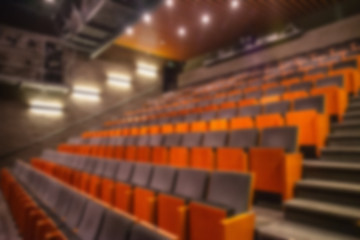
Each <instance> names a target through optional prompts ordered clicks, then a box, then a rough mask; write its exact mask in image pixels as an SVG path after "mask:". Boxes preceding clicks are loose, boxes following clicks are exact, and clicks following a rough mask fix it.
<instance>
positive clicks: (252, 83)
mask: <svg viewBox="0 0 360 240" xmlns="http://www.w3.org/2000/svg"><path fill="white" fill-rule="evenodd" d="M263 83H264V82H263V81H262V80H261V79H258V80H253V81H250V82H248V84H247V87H260V86H261V85H262V84H263Z"/></svg>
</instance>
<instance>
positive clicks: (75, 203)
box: [65, 193, 89, 228]
mask: <svg viewBox="0 0 360 240" xmlns="http://www.w3.org/2000/svg"><path fill="white" fill-rule="evenodd" d="M88 201H89V200H88V199H87V198H86V197H84V196H83V195H81V194H79V193H74V198H73V200H72V201H71V204H70V206H69V209H68V211H67V214H66V216H65V221H66V223H67V225H68V226H69V227H71V228H76V227H77V226H78V225H79V222H80V220H81V218H82V216H83V213H84V210H85V206H86V205H87V202H88Z"/></svg>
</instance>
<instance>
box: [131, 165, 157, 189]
mask: <svg viewBox="0 0 360 240" xmlns="http://www.w3.org/2000/svg"><path fill="white" fill-rule="evenodd" d="M153 169H154V167H153V165H152V164H146V163H137V164H136V165H135V169H134V174H133V176H132V177H131V183H132V184H134V185H135V186H139V187H147V186H148V185H149V183H150V180H151V177H152V173H153Z"/></svg>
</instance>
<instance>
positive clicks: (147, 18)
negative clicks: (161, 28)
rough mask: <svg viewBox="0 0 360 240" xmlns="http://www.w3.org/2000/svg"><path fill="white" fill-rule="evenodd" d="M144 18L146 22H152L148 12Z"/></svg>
mask: <svg viewBox="0 0 360 240" xmlns="http://www.w3.org/2000/svg"><path fill="white" fill-rule="evenodd" d="M143 20H144V22H146V23H151V15H150V14H148V13H145V14H144V16H143Z"/></svg>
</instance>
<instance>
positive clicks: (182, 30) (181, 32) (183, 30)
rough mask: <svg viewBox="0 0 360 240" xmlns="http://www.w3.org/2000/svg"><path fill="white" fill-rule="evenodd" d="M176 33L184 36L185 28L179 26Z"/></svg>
mask: <svg viewBox="0 0 360 240" xmlns="http://www.w3.org/2000/svg"><path fill="white" fill-rule="evenodd" d="M178 35H179V36H180V37H185V36H186V29H185V28H184V27H180V28H179V29H178Z"/></svg>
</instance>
